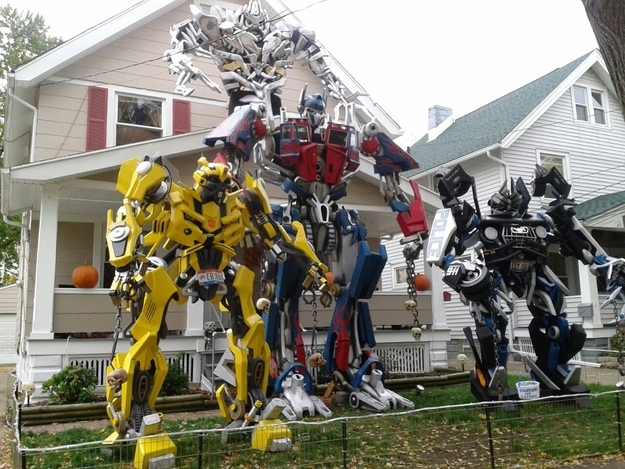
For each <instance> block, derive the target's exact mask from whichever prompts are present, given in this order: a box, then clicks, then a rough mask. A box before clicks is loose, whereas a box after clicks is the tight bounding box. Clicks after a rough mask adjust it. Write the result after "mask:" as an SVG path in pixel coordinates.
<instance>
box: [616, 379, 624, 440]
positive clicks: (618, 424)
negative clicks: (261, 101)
mask: <svg viewBox="0 0 625 469" xmlns="http://www.w3.org/2000/svg"><path fill="white" fill-rule="evenodd" d="M616 387H617V391H616V429H617V431H618V450H619V452H623V422H622V420H621V392H622V390H623V381H619V382H618V383H616Z"/></svg>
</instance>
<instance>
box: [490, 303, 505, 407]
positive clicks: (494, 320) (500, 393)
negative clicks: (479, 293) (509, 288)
mask: <svg viewBox="0 0 625 469" xmlns="http://www.w3.org/2000/svg"><path fill="white" fill-rule="evenodd" d="M491 322H492V324H493V345H494V347H495V384H496V385H497V395H498V396H499V400H500V401H501V400H503V385H502V384H501V375H500V374H499V344H498V342H499V337H498V336H497V332H498V331H499V329H497V311H496V310H495V308H493V311H492V312H491Z"/></svg>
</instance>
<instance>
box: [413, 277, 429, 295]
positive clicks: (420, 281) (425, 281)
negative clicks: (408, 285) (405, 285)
mask: <svg viewBox="0 0 625 469" xmlns="http://www.w3.org/2000/svg"><path fill="white" fill-rule="evenodd" d="M414 287H415V289H416V290H417V291H426V290H429V289H430V279H429V278H427V276H426V275H425V274H417V275H415V276H414Z"/></svg>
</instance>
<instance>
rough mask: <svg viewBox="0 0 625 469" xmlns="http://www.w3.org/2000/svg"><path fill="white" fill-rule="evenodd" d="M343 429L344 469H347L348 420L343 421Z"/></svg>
mask: <svg viewBox="0 0 625 469" xmlns="http://www.w3.org/2000/svg"><path fill="white" fill-rule="evenodd" d="M341 428H342V429H343V469H347V419H343V420H342V421H341Z"/></svg>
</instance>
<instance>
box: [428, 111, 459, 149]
mask: <svg viewBox="0 0 625 469" xmlns="http://www.w3.org/2000/svg"><path fill="white" fill-rule="evenodd" d="M453 122H454V119H453V117H452V110H451V108H448V107H445V106H440V105H438V104H435V105H434V106H432V107H431V108H429V109H428V142H431V141H432V140H434V139H436V137H438V136H439V135H440V134H442V133H443V132H444V131H445V130H447V128H448V127H449V126H450V125H451V124H453Z"/></svg>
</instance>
